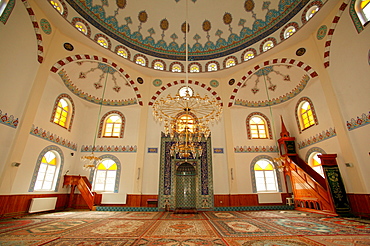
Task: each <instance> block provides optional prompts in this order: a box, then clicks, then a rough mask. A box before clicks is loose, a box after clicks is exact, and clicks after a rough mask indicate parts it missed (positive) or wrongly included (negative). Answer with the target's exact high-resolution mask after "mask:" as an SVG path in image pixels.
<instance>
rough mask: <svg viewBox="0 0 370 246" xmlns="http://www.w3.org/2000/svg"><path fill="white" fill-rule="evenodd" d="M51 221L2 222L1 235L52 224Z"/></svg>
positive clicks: (23, 220) (19, 220)
mask: <svg viewBox="0 0 370 246" xmlns="http://www.w3.org/2000/svg"><path fill="white" fill-rule="evenodd" d="M50 221H52V220H50V219H8V220H0V233H3V232H7V231H11V230H16V229H20V228H24V227H27V226H32V225H36V224H41V223H46V222H50Z"/></svg>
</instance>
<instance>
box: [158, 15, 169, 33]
mask: <svg viewBox="0 0 370 246" xmlns="http://www.w3.org/2000/svg"><path fill="white" fill-rule="evenodd" d="M169 26H170V24H169V23H168V20H167V19H166V18H164V19H163V20H161V23H160V27H161V29H162V30H163V31H166V30H167V29H168V27H169Z"/></svg>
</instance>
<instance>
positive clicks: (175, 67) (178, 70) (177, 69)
mask: <svg viewBox="0 0 370 246" xmlns="http://www.w3.org/2000/svg"><path fill="white" fill-rule="evenodd" d="M171 71H172V72H174V73H181V66H180V65H179V64H174V65H173V66H172V70H171Z"/></svg>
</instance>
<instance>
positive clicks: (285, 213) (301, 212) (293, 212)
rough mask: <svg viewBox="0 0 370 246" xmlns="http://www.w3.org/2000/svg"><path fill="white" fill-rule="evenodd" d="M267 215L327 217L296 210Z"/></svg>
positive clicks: (272, 212)
mask: <svg viewBox="0 0 370 246" xmlns="http://www.w3.org/2000/svg"><path fill="white" fill-rule="evenodd" d="M269 213H271V214H276V215H279V216H282V217H315V218H316V217H318V218H321V217H328V216H327V215H325V214H316V213H308V212H303V211H298V210H282V211H269Z"/></svg>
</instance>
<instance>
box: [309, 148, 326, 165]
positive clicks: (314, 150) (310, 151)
mask: <svg viewBox="0 0 370 246" xmlns="http://www.w3.org/2000/svg"><path fill="white" fill-rule="evenodd" d="M313 152H319V153H321V154H326V152H325V150H323V149H322V148H319V147H312V148H311V149H309V150H308V151H307V153H306V157H305V158H304V159H305V161H306V163H308V158H310V155H311V154H312V153H313Z"/></svg>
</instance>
